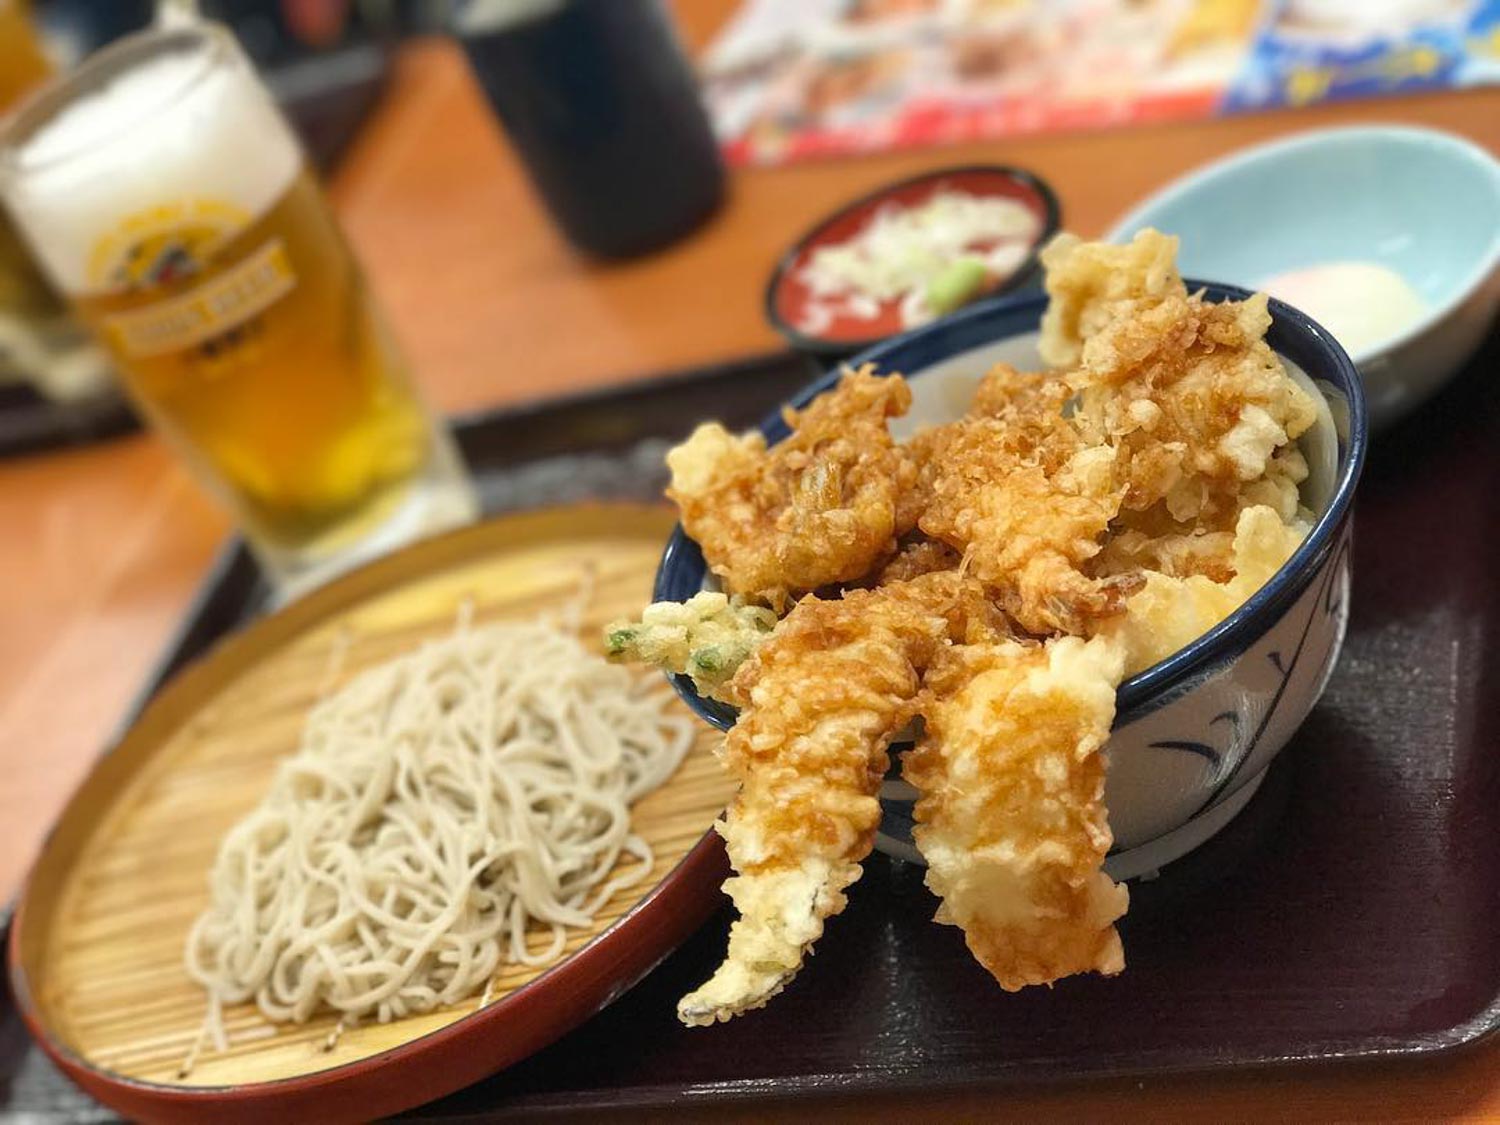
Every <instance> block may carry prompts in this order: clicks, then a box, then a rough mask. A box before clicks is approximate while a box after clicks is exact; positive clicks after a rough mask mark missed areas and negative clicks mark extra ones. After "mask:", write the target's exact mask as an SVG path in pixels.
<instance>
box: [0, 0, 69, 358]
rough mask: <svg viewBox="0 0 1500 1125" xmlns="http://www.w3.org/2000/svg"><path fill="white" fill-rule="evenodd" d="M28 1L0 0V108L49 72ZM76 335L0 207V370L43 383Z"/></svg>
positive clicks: (3, 109) (4, 109) (9, 106)
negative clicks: (60, 353) (31, 18)
mask: <svg viewBox="0 0 1500 1125" xmlns="http://www.w3.org/2000/svg"><path fill="white" fill-rule="evenodd" d="M27 7H28V6H27V5H26V4H25V3H22V2H21V0H0V114H3V113H7V112H9V111H10V110H11V109H12V108H13V107H14V106H15V105H16V103H17V102H19V101H20V100H21V98H22V97H23V96H24V95H26V94H27V93H29V92H30V91H32V90H33V89H35V88H36V87H37V86H40V85H41V84H42V83H43V82H44V81H46V79H47V78H48V76H49V75H50V74H51V73H52V65H51V63H50V62H48V60H47V56H46V55H45V54H44V53H43V51H42V47H41V44H40V43H39V42H38V41H37V38H36V34H35V31H34V30H33V28H32V26H31V21H30V19H29V18H28V14H27ZM78 339H79V336H78V333H77V332H76V330H72V329H71V328H70V326H69V324H68V323H67V315H66V308H65V307H64V305H63V303H62V301H61V300H59V299H58V296H57V294H56V293H54V292H53V290H52V287H51V286H50V285H48V284H47V281H46V279H45V278H44V277H42V274H41V272H40V271H39V270H38V269H37V267H36V264H35V263H34V262H33V261H32V260H31V254H30V252H29V251H28V250H27V249H26V247H25V246H24V245H23V244H22V242H21V239H20V236H19V235H18V234H17V233H16V230H15V227H14V226H12V224H11V221H10V219H9V218H8V217H7V216H6V215H5V214H4V213H3V212H0V376H3V377H8V378H12V379H15V378H26V379H33V380H36V381H38V382H41V383H42V384H43V385H46V384H47V377H48V375H49V374H51V372H50V371H48V370H47V369H48V368H49V367H51V366H52V365H53V363H54V361H55V360H56V359H57V357H58V354H59V352H67V351H71V350H73V349H75V348H76V347H77V344H78Z"/></svg>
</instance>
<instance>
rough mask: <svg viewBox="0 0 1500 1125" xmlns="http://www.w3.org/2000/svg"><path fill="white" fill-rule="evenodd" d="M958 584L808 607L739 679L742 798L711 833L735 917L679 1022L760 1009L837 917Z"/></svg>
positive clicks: (853, 594)
mask: <svg viewBox="0 0 1500 1125" xmlns="http://www.w3.org/2000/svg"><path fill="white" fill-rule="evenodd" d="M961 581H962V580H961V579H959V578H958V576H957V575H956V574H940V575H934V576H931V577H930V578H923V579H917V580H916V581H914V582H910V583H902V584H896V585H892V586H887V587H884V588H882V589H879V590H850V591H848V592H846V593H845V595H844V597H843V598H842V599H841V600H838V601H824V600H822V599H820V598H817V597H807V598H804V599H802V601H800V602H798V603H797V605H796V606H795V608H793V610H792V612H791V613H789V614H788V615H787V616H786V617H785V618H784V619H783V620H782V621H781V623H780V624H778V625H777V627H776V630H775V632H774V633H773V634H772V636H771V638H770V640H768V641H766V642H765V643H764V644H763V645H762V646H761V647H760V648H759V649H758V650H757V651H756V653H755V655H754V656H752V657H751V658H750V660H749V661H748V662H747V663H746V664H745V665H744V667H742V668H741V669H740V671H739V673H738V674H737V675H736V676H735V679H734V681H733V683H732V685H731V690H732V694H733V696H734V697H735V701H736V702H737V703H738V704H739V705H740V706H741V708H742V711H741V714H740V719H739V722H738V723H736V724H735V726H734V729H733V730H731V731H730V732H729V735H728V737H727V738H726V739H725V743H724V760H725V763H726V764H727V766H728V767H729V769H730V771H731V772H732V773H733V774H734V775H735V777H736V778H738V779H739V782H740V793H739V796H738V797H736V798H735V801H734V804H733V805H732V806H731V807H730V809H729V811H728V813H727V814H726V815H725V818H724V820H723V821H721V822H720V823H719V825H718V826H717V827H718V830H719V833H720V834H721V835H722V836H723V837H724V840H725V843H726V844H727V845H728V849H729V858H730V862H731V863H732V864H733V865H734V869H735V871H736V872H738V874H737V875H736V876H735V877H733V878H731V879H729V880H728V881H727V882H726V883H725V884H724V890H725V892H726V893H727V894H728V895H729V897H730V898H731V899H733V900H734V904H735V906H736V907H737V908H738V910H739V913H740V917H739V920H738V921H736V922H735V923H734V926H733V928H732V929H731V930H730V934H729V951H728V954H727V956H726V957H725V960H724V963H723V965H721V966H720V968H719V969H718V971H717V972H715V973H714V975H713V977H712V978H710V979H709V980H708V981H707V982H706V983H705V984H704V985H703V986H702V987H700V988H698V989H697V990H695V991H694V992H692V993H691V994H689V995H688V996H685V997H683V999H682V1001H681V1002H680V1003H679V1004H678V1008H677V1014H678V1017H679V1018H680V1019H681V1020H682V1021H683V1022H684V1023H686V1024H689V1025H707V1024H712V1023H714V1022H716V1021H718V1020H727V1019H729V1018H730V1017H732V1016H735V1015H738V1014H740V1013H741V1012H745V1011H749V1010H751V1009H753V1008H759V1007H761V1006H762V1005H764V1004H765V1003H766V1001H768V1000H769V999H771V997H773V996H775V995H776V994H777V993H778V992H780V991H781V990H782V988H784V987H785V986H786V984H787V982H788V981H790V980H791V979H792V977H793V976H794V975H795V974H796V972H797V970H798V969H799V968H801V966H802V960H803V957H804V955H805V954H806V952H807V950H808V949H809V948H810V947H811V946H812V944H813V942H815V941H816V940H817V939H818V938H819V937H820V936H821V935H822V933H823V921H824V919H826V918H828V917H830V916H832V915H834V914H837V913H839V912H840V911H842V910H843V909H844V905H845V901H846V900H845V897H844V888H846V887H848V886H849V885H850V884H851V883H853V882H854V881H855V880H856V879H858V878H859V875H860V867H859V865H860V862H861V861H862V860H863V859H864V858H865V856H866V855H868V854H869V852H870V847H871V845H872V844H873V842H874V839H875V828H876V825H877V824H878V823H879V820H880V805H879V802H878V801H877V799H876V791H877V790H878V789H879V787H880V782H881V779H882V778H883V777H884V776H885V772H886V769H887V767H888V765H889V759H888V757H887V754H886V748H887V746H889V744H890V741H891V738H892V737H893V736H894V735H895V734H896V733H897V732H898V731H899V730H900V729H901V728H902V727H903V726H905V725H906V723H907V722H908V721H909V720H910V718H911V716H912V713H913V711H914V710H915V707H916V699H917V693H918V690H919V688H920V684H921V672H922V670H923V669H924V668H925V667H926V665H927V664H928V663H929V662H930V661H931V660H932V658H933V656H934V655H935V654H936V653H937V651H938V649H939V648H940V647H941V646H942V645H943V643H944V642H945V641H946V640H947V638H948V637H949V635H950V633H952V632H953V631H954V630H955V628H956V627H957V626H958V625H959V624H960V622H959V619H958V612H959V611H958V607H957V602H956V598H955V595H956V594H957V585H958V584H959V583H961Z"/></svg>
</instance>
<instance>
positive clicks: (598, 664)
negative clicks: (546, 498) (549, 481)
mask: <svg viewBox="0 0 1500 1125" xmlns="http://www.w3.org/2000/svg"><path fill="white" fill-rule="evenodd" d="M575 624H576V622H575ZM669 697H670V691H662V690H646V689H643V688H642V687H641V686H640V684H639V683H638V682H637V680H636V679H635V677H634V676H633V675H632V674H631V673H630V672H629V671H627V670H626V669H624V668H621V667H617V666H614V665H610V664H607V663H605V662H604V660H602V659H601V658H600V657H599V656H597V655H595V654H594V653H592V652H589V651H588V650H587V649H585V648H584V646H583V645H582V644H580V643H579V641H578V640H577V637H576V636H575V635H574V631H573V630H567V631H565V630H564V629H562V628H559V627H557V626H555V625H551V624H548V623H545V622H540V621H538V622H529V623H507V624H495V625H486V626H482V627H470V626H469V624H468V622H467V619H466V614H465V615H463V616H461V619H460V621H459V624H458V627H457V628H456V630H455V631H454V633H453V634H452V635H450V636H448V637H446V638H444V639H442V640H439V641H435V642H430V643H428V644H425V645H424V646H423V647H422V648H421V649H420V650H418V651H416V652H414V653H411V654H408V655H406V656H402V657H399V658H397V659H395V660H392V661H390V662H389V663H386V664H383V665H380V666H378V667H375V668H371V669H369V670H368V671H366V672H363V673H362V674H360V675H359V676H357V677H355V678H354V679H353V680H351V681H350V682H349V683H348V684H347V685H345V686H344V687H343V688H341V689H340V690H339V691H337V692H336V693H334V694H332V695H330V696H328V697H327V698H325V699H323V700H322V701H321V702H320V703H318V704H317V705H316V706H315V707H314V708H313V710H312V711H311V712H310V713H309V715H308V718H307V722H306V725H305V727H304V729H303V732H302V741H301V745H300V747H299V748H298V750H297V751H296V753H295V754H294V755H293V756H292V757H290V758H289V759H287V760H286V761H284V762H283V763H282V764H281V765H280V766H279V767H278V769H277V772H276V775H275V779H274V780H273V782H272V784H271V788H270V791H269V792H268V793H267V794H266V796H265V798H264V799H263V800H262V801H261V803H260V804H259V805H258V806H257V807H256V808H255V809H254V810H253V811H252V812H251V813H249V814H248V815H247V816H246V817H245V818H244V819H243V820H241V821H240V822H239V823H238V824H237V825H235V827H234V828H233V829H231V830H230V832H229V834H228V835H227V836H226V837H225V838H224V841H223V843H222V844H221V845H220V848H219V853H218V857H217V859H216V861H215V863H214V867H213V872H212V875H211V878H210V888H211V902H210V906H209V908H208V909H207V910H206V911H205V912H204V913H203V914H202V915H201V916H200V917H199V918H198V920H197V921H196V923H195V924H194V925H193V928H192V932H191V933H190V934H189V936H188V940H187V949H186V963H187V970H188V972H189V973H190V974H191V975H192V976H193V978H194V979H195V980H197V981H198V982H199V983H200V984H202V985H203V987H204V988H205V989H207V991H208V994H209V995H208V1013H207V1016H206V1018H205V1022H204V1028H203V1031H202V1032H201V1033H200V1035H199V1038H198V1043H197V1044H196V1045H195V1047H194V1048H193V1050H192V1052H191V1053H190V1055H189V1057H188V1060H187V1061H186V1063H185V1064H184V1068H183V1072H184V1074H185V1073H186V1072H187V1071H188V1070H190V1069H191V1067H192V1065H193V1062H194V1061H195V1059H196V1057H197V1053H198V1050H199V1049H200V1048H201V1047H202V1045H203V1043H204V1040H205V1039H207V1040H208V1041H211V1042H212V1043H213V1044H214V1046H215V1047H216V1048H217V1049H218V1050H224V1049H226V1048H227V1045H228V1044H227V1039H226V1035H225V1029H224V1022H223V1014H222V1009H223V1006H224V1005H226V1004H238V1003H243V1002H246V1001H250V1000H253V1001H254V1002H255V1004H256V1006H257V1007H258V1008H259V1009H260V1011H261V1013H262V1014H263V1015H264V1016H265V1017H266V1018H267V1019H269V1020H272V1021H275V1022H278V1023H280V1022H288V1021H291V1022H302V1021H304V1020H306V1019H308V1017H309V1016H311V1015H312V1014H313V1013H314V1012H315V1011H318V1010H319V1009H320V1008H325V1007H326V1008H328V1009H331V1010H333V1011H336V1012H338V1013H339V1016H340V1029H341V1028H342V1027H343V1026H344V1025H345V1024H346V1023H349V1024H352V1023H354V1022H357V1021H358V1020H360V1019H362V1018H365V1017H368V1016H371V1015H373V1016H374V1017H375V1018H376V1019H378V1020H380V1021H382V1022H383V1021H386V1020H390V1019H394V1018H399V1017H401V1016H405V1015H408V1014H411V1013H416V1012H425V1011H429V1010H431V1009H433V1008H436V1007H439V1006H441V1005H447V1004H452V1003H455V1002H457V1001H459V1000H463V999H465V998H466V997H469V996H471V995H473V994H474V993H475V992H478V991H479V990H480V989H484V990H485V998H484V1001H481V1003H483V1002H485V1001H487V1000H488V995H489V982H491V980H492V978H493V977H494V975H495V973H496V970H497V969H498V968H499V967H500V966H501V965H502V963H505V962H519V963H522V964H526V965H538V964H543V963H546V962H548V961H551V960H553V959H554V958H556V957H557V956H558V954H559V953H561V952H562V950H563V948H564V946H565V944H566V942H567V939H568V933H569V929H570V928H572V927H581V926H587V925H588V924H589V923H590V921H591V920H592V918H593V916H594V914H595V913H596V912H597V911H598V909H599V907H600V906H601V905H602V904H603V903H605V902H607V901H608V900H609V898H610V897H611V895H613V894H614V892H615V891H616V890H618V889H620V888H622V887H625V886H629V885H630V884H632V883H635V882H637V881H638V880H640V879H641V878H643V877H644V876H645V875H646V873H647V872H649V871H650V870H651V866H652V862H653V856H652V851H651V848H650V846H649V845H648V844H647V843H646V842H645V841H644V840H643V839H641V838H640V837H639V836H637V835H636V834H635V833H633V832H632V831H631V827H630V805H631V804H632V803H633V802H634V801H635V800H636V799H637V798H638V797H640V796H641V795H643V794H645V793H647V792H649V791H650V790H652V789H654V788H656V787H657V786H658V785H660V784H661V783H662V782H664V781H665V780H666V779H667V778H668V777H669V776H671V774H672V773H673V771H674V770H676V768H677V766H678V764H679V763H680V762H681V761H682V759H683V757H684V755H685V754H686V753H687V750H688V747H689V745H690V744H691V742H692V737H693V731H692V725H691V722H690V721H689V720H688V719H687V718H686V717H683V716H678V715H674V714H672V713H670V712H669V711H668V710H667V700H668V698H669ZM622 855H626V856H629V857H632V858H633V859H634V860H635V862H633V863H627V864H626V865H624V867H623V870H622V871H621V872H620V873H614V869H615V866H616V861H617V860H619V859H620V858H621V856H622ZM538 933H540V934H543V935H546V938H547V940H546V942H545V944H544V945H542V946H541V947H540V948H538V947H537V944H536V940H535V939H536V937H537V935H538ZM528 935H530V937H531V938H532V941H531V943H530V944H528V940H527V939H528ZM334 1038H336V1033H335V1036H334ZM331 1042H332V1039H330V1045H331Z"/></svg>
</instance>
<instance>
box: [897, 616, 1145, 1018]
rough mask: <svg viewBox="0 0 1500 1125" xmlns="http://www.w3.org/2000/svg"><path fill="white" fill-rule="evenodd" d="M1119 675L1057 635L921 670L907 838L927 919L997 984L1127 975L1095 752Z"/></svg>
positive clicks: (1116, 655)
mask: <svg viewBox="0 0 1500 1125" xmlns="http://www.w3.org/2000/svg"><path fill="white" fill-rule="evenodd" d="M1123 669H1124V661H1123V653H1122V649H1121V646H1120V645H1119V644H1118V643H1116V642H1113V641H1111V640H1107V639H1105V638H1095V639H1094V640H1091V641H1087V642H1085V641H1083V640H1081V639H1080V638H1077V637H1063V638H1060V639H1057V640H1051V641H1048V642H1046V644H1045V645H1044V646H1043V645H1034V644H1033V645H1022V644H1017V643H1014V642H1009V643H1004V644H991V645H975V646H968V647H962V648H955V649H950V650H947V651H945V652H943V653H941V654H939V656H938V658H937V660H936V661H935V662H934V665H933V667H932V668H931V669H930V671H929V672H928V675H927V691H928V698H927V699H926V701H925V702H924V704H923V707H922V714H923V716H924V718H925V720H926V729H925V733H924V735H923V738H922V740H921V742H920V743H919V744H918V746H917V748H916V749H915V750H913V751H912V752H910V753H909V754H907V756H906V759H905V761H904V764H903V773H904V776H905V777H906V779H907V780H908V781H910V782H911V783H912V784H914V785H915V786H916V787H917V789H918V790H919V791H920V793H921V797H920V799H919V800H918V801H917V805H916V820H917V827H916V828H915V830H914V833H913V835H914V837H915V839H916V843H917V847H918V848H920V849H921V852H922V855H923V857H924V858H925V859H926V860H927V864H928V866H927V885H928V886H929V887H930V888H931V889H932V891H933V893H935V894H936V895H937V896H938V897H939V898H940V899H941V900H942V905H941V906H940V907H939V909H938V912H937V920H938V921H939V922H947V923H950V924H952V925H956V926H958V927H960V928H961V929H962V930H963V931H964V938H965V940H966V941H967V942H968V945H969V949H970V950H971V951H972V952H973V954H974V956H975V957H976V958H977V959H978V960H979V962H980V964H982V965H984V967H985V968H986V969H988V970H989V971H990V972H991V973H992V974H993V975H994V977H995V979H996V980H997V981H998V982H999V983H1000V986H1001V987H1002V988H1005V989H1007V990H1016V989H1019V988H1022V987H1024V986H1026V985H1029V984H1050V983H1052V982H1053V981H1055V980H1057V979H1058V978H1059V977H1064V976H1068V975H1069V974H1072V973H1081V972H1089V971H1096V972H1100V973H1105V974H1113V973H1118V972H1119V971H1120V970H1121V969H1123V968H1124V967H1125V955H1124V950H1123V949H1122V947H1121V945H1120V938H1119V935H1118V934H1117V933H1116V932H1115V928H1114V922H1115V919H1117V918H1119V917H1120V916H1121V915H1123V914H1124V913H1125V909H1126V906H1127V904H1128V902H1129V897H1128V895H1127V893H1126V890H1125V888H1124V887H1123V886H1120V885H1116V884H1115V883H1114V882H1112V881H1111V880H1110V878H1109V876H1107V875H1105V874H1104V872H1103V870H1102V869H1101V865H1102V864H1103V861H1104V856H1105V853H1106V852H1108V850H1109V846H1110V842H1111V836H1110V832H1109V824H1108V821H1107V818H1106V813H1105V809H1104V759H1103V757H1102V756H1101V755H1100V753H1099V750H1100V748H1101V747H1102V746H1103V745H1104V742H1105V739H1107V738H1108V736H1109V728H1110V724H1111V722H1112V721H1113V719H1114V713H1115V688H1116V686H1117V685H1118V684H1119V682H1120V679H1121V676H1122V674H1123Z"/></svg>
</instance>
